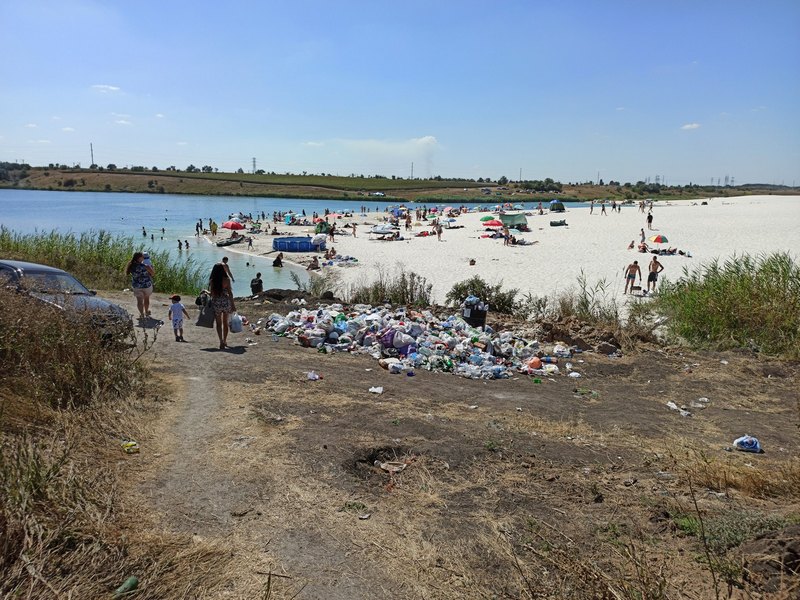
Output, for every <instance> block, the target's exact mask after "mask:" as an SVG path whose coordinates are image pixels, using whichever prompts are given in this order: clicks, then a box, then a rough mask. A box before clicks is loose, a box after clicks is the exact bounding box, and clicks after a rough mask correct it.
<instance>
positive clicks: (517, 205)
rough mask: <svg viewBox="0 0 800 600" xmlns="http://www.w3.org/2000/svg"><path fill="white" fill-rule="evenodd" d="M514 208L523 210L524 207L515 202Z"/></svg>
mask: <svg viewBox="0 0 800 600" xmlns="http://www.w3.org/2000/svg"><path fill="white" fill-rule="evenodd" d="M514 209H515V210H525V207H524V206H523V205H522V204H515V205H514Z"/></svg>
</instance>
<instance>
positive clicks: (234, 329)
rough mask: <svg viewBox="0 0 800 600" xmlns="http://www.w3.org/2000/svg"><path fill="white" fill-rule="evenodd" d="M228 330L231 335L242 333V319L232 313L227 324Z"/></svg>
mask: <svg viewBox="0 0 800 600" xmlns="http://www.w3.org/2000/svg"><path fill="white" fill-rule="evenodd" d="M228 329H229V330H230V332H231V333H241V332H242V317H240V316H239V315H238V313H233V314H232V315H231V320H230V322H229V323H228Z"/></svg>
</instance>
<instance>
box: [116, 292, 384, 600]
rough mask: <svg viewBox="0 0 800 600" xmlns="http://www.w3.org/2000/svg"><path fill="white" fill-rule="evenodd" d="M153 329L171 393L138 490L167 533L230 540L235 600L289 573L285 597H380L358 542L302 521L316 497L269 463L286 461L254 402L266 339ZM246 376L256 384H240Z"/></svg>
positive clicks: (376, 577) (379, 581)
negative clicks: (177, 336)
mask: <svg viewBox="0 0 800 600" xmlns="http://www.w3.org/2000/svg"><path fill="white" fill-rule="evenodd" d="M119 300H120V301H121V302H122V303H123V304H124V303H125V299H124V297H120V298H119ZM167 303H168V301H164V302H156V303H154V304H157V305H159V306H158V308H155V307H154V309H153V310H154V314H160V312H161V311H162V310H163V312H166V311H167V310H168V305H167ZM130 304H131V306H129V307H128V308H129V309H130V308H132V303H130ZM161 305H163V306H161ZM192 314H194V313H192ZM165 320H166V319H165ZM151 325H154V323H148V328H147V331H148V333H149V334H150V335H152V334H153V333H154V332H156V333H157V340H156V342H155V345H154V348H153V350H154V352H155V355H154V366H155V372H156V373H157V374H158V375H159V376H161V377H162V378H163V379H164V381H166V382H167V383H168V384H169V386H170V391H171V395H170V402H169V404H168V405H167V406H166V407H165V409H164V411H163V413H162V414H161V415H160V416H159V418H158V420H157V423H156V424H155V428H154V434H153V436H152V439H151V440H150V442H149V443H150V445H151V448H150V450H151V451H150V452H144V453H143V455H142V458H143V460H142V463H143V464H142V467H143V472H142V484H141V486H140V490H141V493H142V494H143V495H144V496H145V498H146V500H147V502H148V503H149V504H150V505H151V506H152V508H153V510H154V511H155V512H156V513H157V514H159V515H160V517H159V518H160V520H161V522H162V524H163V526H164V527H165V529H167V530H170V531H177V532H184V533H190V534H192V535H194V536H196V537H197V538H199V539H205V540H209V539H211V540H221V541H223V542H224V543H225V544H226V545H229V546H230V550H231V552H232V554H233V556H234V561H233V562H234V564H235V565H237V567H238V568H237V570H236V571H235V572H232V573H230V579H229V584H228V591H229V592H230V594H232V597H240V598H253V597H256V596H257V595H258V594H259V593H260V592H261V591H262V590H263V588H264V585H265V581H266V574H267V573H269V572H273V573H277V574H279V575H284V576H289V577H291V579H288V578H287V577H281V578H278V580H279V581H283V582H284V583H283V584H282V585H280V586H278V587H279V588H281V589H282V593H283V594H284V595H286V596H288V597H290V596H292V595H294V593H296V592H299V591H300V590H302V594H301V595H299V596H298V597H302V598H331V599H338V598H341V599H345V598H376V597H382V596H384V594H385V593H386V587H385V585H386V583H385V581H383V579H384V575H382V574H380V573H375V572H374V571H372V570H369V569H365V568H364V562H363V560H361V559H360V558H357V557H356V556H352V554H353V550H354V549H356V550H357V548H355V547H354V546H352V545H351V544H349V543H347V541H346V540H340V539H337V538H336V537H335V536H334V535H331V533H330V532H328V531H326V530H325V528H324V527H323V526H321V524H320V523H319V522H316V521H315V520H310V521H308V520H306V518H305V516H304V515H308V514H310V513H313V511H314V505H315V504H316V503H318V502H319V501H320V499H319V497H316V494H314V493H309V492H308V490H303V489H292V486H291V485H290V484H289V482H285V481H281V480H280V478H276V476H275V474H276V473H275V471H274V470H273V469H272V468H270V466H271V465H274V463H275V461H276V460H283V458H281V457H279V456H276V452H275V450H276V449H278V450H280V440H271V439H270V437H272V436H270V435H265V432H264V428H263V425H262V424H260V423H259V422H258V421H257V419H256V417H255V416H254V414H253V412H252V406H251V402H252V400H253V398H254V396H255V395H258V394H259V388H263V385H260V384H259V382H258V380H259V379H260V378H263V377H265V376H266V373H267V370H268V368H269V367H268V364H269V362H270V354H273V355H274V353H272V352H270V350H271V348H270V347H269V346H268V344H267V343H266V342H267V341H268V340H269V339H270V338H267V337H259V338H256V337H253V339H254V340H257V341H258V342H259V343H258V344H256V345H248V344H247V343H246V342H245V341H244V339H245V337H246V335H247V334H239V335H230V337H229V340H228V341H229V344H230V345H231V346H232V348H231V349H229V350H225V351H220V350H219V349H218V348H217V344H218V338H217V335H216V331H215V330H213V329H205V328H199V327H195V326H194V325H193V324H191V322H190V323H189V324H187V326H186V328H185V334H184V337H185V339H186V340H188V341H187V342H185V343H178V342H175V341H174V338H173V336H172V331H171V327H170V323H169V322H166V324H165V325H164V326H163V327H162V328H161V329H160V330H155V329H151V328H150V326H151ZM242 377H245V378H247V379H250V380H251V381H250V382H248V383H242V382H241V379H242ZM262 393H263V392H262ZM309 475H310V476H311V477H313V473H310V474H309ZM297 503H302V504H303V506H302V510H301V511H298V510H297V508H298V507H297V506H296V504H297ZM290 592H292V593H290ZM279 597H280V596H279ZM384 597H388V596H384Z"/></svg>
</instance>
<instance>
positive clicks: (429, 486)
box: [116, 294, 800, 600]
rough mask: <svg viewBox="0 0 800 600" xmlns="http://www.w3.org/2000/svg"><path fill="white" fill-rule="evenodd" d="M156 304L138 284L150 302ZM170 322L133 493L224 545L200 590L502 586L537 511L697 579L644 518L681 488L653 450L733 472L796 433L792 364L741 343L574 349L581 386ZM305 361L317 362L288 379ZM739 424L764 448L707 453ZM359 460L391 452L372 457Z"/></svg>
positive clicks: (356, 594)
mask: <svg viewBox="0 0 800 600" xmlns="http://www.w3.org/2000/svg"><path fill="white" fill-rule="evenodd" d="M116 298H117V299H118V300H119V301H120V302H122V303H123V304H126V305H127V306H131V302H130V300H131V299H130V298H129V297H128V295H126V294H117V295H116ZM167 303H168V301H167V300H165V299H164V298H163V297H158V298H157V301H156V302H154V305H155V307H154V312H155V313H156V314H157V315H162V313H163V318H165V320H166V313H167V309H168V304H167ZM188 304H191V300H190V301H189V302H187V305H188ZM241 308H242V310H243V312H245V314H247V315H248V316H250V317H251V318H253V317H258V316H260V315H259V313H261V314H269V313H270V312H272V310H271V309H270V307H268V306H261V307H259V306H253V305H246V306H242V307H241ZM148 331H151V330H148ZM185 337H186V339H187V340H188V342H187V343H177V342H175V341H174V339H173V336H172V332H171V330H170V329H169V324H168V323H167V325H165V327H164V328H163V329H162V330H161V331H160V332H159V334H158V338H157V341H156V343H155V345H154V348H153V351H152V360H153V365H154V370H155V375H156V376H157V377H158V378H159V379H161V380H163V381H164V382H166V384H167V387H168V397H169V400H168V401H166V402H165V404H164V407H163V410H162V411H161V412H160V413H159V414H158V415H156V416H155V418H154V422H153V424H152V432H153V433H152V435H151V436H149V439H147V440H144V442H143V449H142V453H141V455H140V456H139V457H138V460H139V465H138V467H137V468H138V477H139V483H138V484H137V486H136V490H135V493H136V494H139V495H140V496H141V503H142V504H143V505H144V506H147V507H148V508H149V510H150V511H151V512H152V513H153V515H154V518H155V520H156V521H157V522H158V523H159V524H160V526H161V527H163V528H164V529H165V530H167V531H176V532H182V533H189V534H192V535H193V536H196V538H197V539H202V540H207V541H213V542H215V543H219V544H223V545H224V547H226V548H229V549H230V552H231V555H232V558H233V560H232V562H231V565H232V566H231V568H230V572H229V573H228V576H227V583H226V585H225V588H224V590H221V591H219V595H218V596H215V595H212V596H210V597H224V598H255V597H259V596H261V595H262V594H263V591H264V586H265V583H266V580H267V573H270V572H272V573H277V574H279V575H281V576H283V577H278V578H276V579H273V589H272V596H271V598H279V599H280V598H292V597H297V598H304V599H316V598H319V599H323V598H325V599H334V600H335V599H345V598H347V599H359V598H365V599H366V598H484V597H514V598H516V597H524V596H526V595H527V594H528V591H529V588H528V587H527V586H528V585H529V583H528V582H529V581H530V577H533V574H534V573H538V572H540V571H541V569H538V568H537V569H538V570H537V569H535V568H534V567H533V566H532V565H533V564H534V563H535V559H536V557H535V556H533V555H531V556H526V555H522V554H519V561H520V562H519V564H521V565H522V566H519V567H518V566H515V558H514V557H515V556H516V555H517V553H524V552H526V550H525V548H528V547H531V546H530V544H531V540H532V539H535V538H534V537H532V536H535V535H542V531H550V530H549V529H544V530H543V529H541V527H553V528H554V529H553V531H556V530H557V531H558V534H557V535H556V534H555V533H553V534H552V535H553V536H554V538H553V540H548V544H557V543H558V542H559V540H562V541H563V539H565V538H564V537H559V536H567V537H566V539H569V540H571V541H572V542H574V543H577V544H579V545H582V547H583V548H584V549H586V552H587V555H589V554H591V553H592V552H597V557H596V560H598V561H606V560H611V559H610V558H609V553H608V549H607V548H606V547H605V546H604V545H603V544H605V537H604V536H607V534H606V533H603V532H606V531H608V530H609V528H611V529H612V530H614V531H617V530H622V529H624V528H626V527H630V523H633V522H637V523H639V522H641V523H642V527H644V528H649V529H648V535H650V536H653V538H654V539H657V540H658V546H657V548H656V549H655V550H653V551H654V552H655V553H656V554H657V555H658V556H660V557H661V558H662V560H663V561H664V564H666V565H667V567H669V566H670V565H672V564H674V565H675V572H676V573H678V574H679V575H678V576H677V580H678V581H679V582H683V583H682V585H686V586H690V587H692V589H694V590H695V591H696V592H697V591H699V592H700V596H702V595H703V593H705V592H707V591H708V590H707V588H704V587H703V583H702V582H703V581H706V580H707V578H706V577H705V575H704V574H702V573H701V574H700V575H698V570H699V571H702V568H701V567H699V566H698V565H696V564H695V565H688V566H687V564H686V561H685V560H684V558H683V556H684V553H685V552H687V551H691V550H690V549H689V546H688V545H689V544H690V541H688V540H684V539H676V538H675V537H674V536H672V535H671V534H669V532H668V531H666V530H664V529H659V528H660V527H661V525H659V522H658V521H656V520H655V517H654V516H653V515H660V514H662V513H663V512H664V511H665V510H667V509H668V508H669V506H668V505H667V504H668V503H667V502H666V501H665V498H673V497H674V498H676V502H677V501H678V500H679V497H680V495H681V494H682V491H681V490H682V488H681V484H680V482H679V481H678V478H673V477H664V476H663V472H666V471H670V470H672V469H673V468H675V462H674V461H675V458H674V457H672V456H671V455H672V454H679V453H680V452H681V451H683V450H684V449H685V450H687V451H691V452H695V451H698V452H705V453H708V454H710V455H712V456H714V457H719V458H720V459H721V460H725V461H728V464H729V466H732V467H733V468H735V467H736V466H737V465H743V464H750V461H753V460H776V461H778V462H780V461H781V460H786V459H787V458H789V457H791V456H793V455H797V453H798V451H800V443H798V439H797V433H796V423H797V421H798V419H797V417H798V413H797V410H798V404H797V392H796V383H797V368H796V365H788V366H787V365H780V364H778V365H774V364H771V365H766V366H764V365H762V364H761V363H759V362H758V361H753V360H752V358H751V357H748V356H744V355H742V356H732V355H728V356H726V360H727V363H728V364H726V365H723V364H722V363H720V360H719V357H717V356H696V355H694V356H688V355H686V356H684V355H682V354H680V353H660V352H659V353H649V354H647V353H645V354H642V355H639V356H636V357H625V358H624V359H618V360H612V359H608V358H606V357H597V356H592V355H585V357H584V358H585V359H586V361H585V363H583V364H581V366H580V369H581V370H582V371H583V373H584V378H583V379H581V380H580V382H579V383H580V386H581V389H584V390H586V389H591V390H592V391H593V393H591V394H587V393H583V392H577V391H576V389H577V388H576V385H575V382H574V380H572V381H571V380H569V379H568V378H566V377H561V378H556V379H553V380H545V381H544V383H543V384H541V385H535V384H533V383H532V382H531V381H530V380H529V379H527V378H524V377H520V378H514V379H511V380H503V381H495V382H485V381H472V380H464V379H461V378H458V377H455V376H453V375H446V374H437V373H429V372H426V371H417V373H416V376H415V377H404V376H399V375H394V376H393V375H390V374H388V372H386V371H383V370H382V369H380V368H379V367H378V366H377V364H376V362H375V361H374V360H373V359H371V358H369V357H366V356H353V355H347V354H335V355H323V354H318V353H316V352H314V351H313V350H309V349H306V348H300V347H298V346H296V345H294V344H292V343H291V342H290V341H289V340H281V341H279V342H277V343H274V342H272V340H271V338H270V337H269V336H258V337H256V336H253V337H252V340H253V341H254V342H256V344H255V345H249V344H248V343H247V342H246V341H245V340H246V338H247V337H249V335H248V334H244V333H243V334H238V335H231V336H230V337H229V343H230V344H231V345H232V346H233V348H232V349H230V350H227V351H220V350H218V349H217V345H218V341H217V337H216V332H215V331H214V330H211V329H202V328H198V327H195V326H194V325H193V324H188V325H187V327H186V331H185ZM310 370H315V371H317V372H318V373H321V374H322V375H323V377H324V378H323V379H322V380H321V381H316V382H311V381H308V379H307V377H306V375H305V374H306V372H307V371H310ZM372 385H382V386H384V388H385V392H384V394H383V395H381V396H376V395H374V394H370V393H369V392H368V391H367V390H368V388H369V387H370V386H372ZM700 396H706V397H709V398H711V403H710V406H709V407H708V408H707V409H705V410H703V411H702V412H700V411H698V414H697V415H695V416H694V417H693V418H691V419H684V418H681V417H680V416H679V415H678V414H677V413H675V412H674V411H670V410H669V409H667V408H666V407H665V403H666V402H667V401H669V400H674V401H675V402H676V403H678V404H682V403H684V402H687V401H688V400H690V399H693V398H696V397H700ZM743 433H752V434H761V437H764V436H766V437H765V438H764V441H765V442H766V443H767V444H768V447H769V448H770V453H769V454H768V455H767V457H766V458H765V459H760V458H759V457H753V456H752V455H750V456H741V455H738V454H730V453H725V452H724V451H723V450H722V448H723V446H724V445H727V444H729V443H730V440H731V439H732V436H735V435H741V434H743ZM779 448H780V450H778V449H779ZM376 460H377V461H378V462H379V463H380V462H383V461H386V460H397V461H400V462H402V463H404V464H406V468H405V470H404V471H402V472H401V473H397V474H394V475H391V474H389V473H387V472H385V471H383V470H381V469H380V468H378V467H376V466H375V465H374V462H375V461H376ZM712 501H713V502H720V501H719V500H718V499H716V500H715V499H714V497H712V500H708V501H706V500H703V502H712ZM729 501H730V502H736V496H735V494H734V493H733V492H731V496H730V499H729ZM670 502H671V501H670ZM753 505H754V504H753V502H752V501H750V506H751V507H752V506H753ZM773 508H774V507H773ZM532 523H540V524H541V525H539V526H537V528H536V529H531V527H533V525H531V524H532ZM665 532H666V533H665ZM598 536H599V537H598ZM604 548H605V549H604ZM526 561H528V562H526ZM612 566H613V565H607V568H609V569H611V568H612ZM523 569H524V570H523ZM687 569H688V571H687ZM525 570H527V579H526V577H522V576H521V573H524V572H526V571H525ZM541 572H544V571H541ZM538 585H544V584H543V583H541V582H540V583H539V584H538ZM178 597H179V596H178Z"/></svg>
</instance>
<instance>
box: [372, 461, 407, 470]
mask: <svg viewBox="0 0 800 600" xmlns="http://www.w3.org/2000/svg"><path fill="white" fill-rule="evenodd" d="M375 466H376V467H380V468H381V469H383V470H384V471H387V472H389V473H399V472H400V471H402V470H403V469H405V468H406V467H407V466H408V465H407V464H406V463H404V462H399V461H396V460H389V461H386V462H381V461H379V460H376V461H375Z"/></svg>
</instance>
